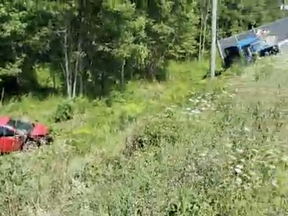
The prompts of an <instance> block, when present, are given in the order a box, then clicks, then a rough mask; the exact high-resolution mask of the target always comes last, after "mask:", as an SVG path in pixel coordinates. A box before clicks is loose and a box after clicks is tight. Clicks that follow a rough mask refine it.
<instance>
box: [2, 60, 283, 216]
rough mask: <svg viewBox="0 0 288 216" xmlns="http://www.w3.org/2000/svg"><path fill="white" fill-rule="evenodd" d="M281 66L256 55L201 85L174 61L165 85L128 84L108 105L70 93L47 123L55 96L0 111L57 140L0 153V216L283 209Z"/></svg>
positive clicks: (196, 74)
mask: <svg viewBox="0 0 288 216" xmlns="http://www.w3.org/2000/svg"><path fill="white" fill-rule="evenodd" d="M191 68H194V70H193V71H191ZM286 68H288V63H287V62H286V61H285V58H284V57H280V58H277V59H271V60H270V59H269V61H268V59H265V62H264V61H260V62H259V63H258V64H256V65H255V66H252V67H250V68H247V69H246V70H245V71H244V72H243V73H242V75H241V76H237V77H236V76H234V77H232V78H231V77H230V78H229V79H227V80H226V79H225V80H226V82H227V84H225V85H224V84H223V82H222V81H221V80H219V79H218V80H216V81H214V82H211V83H210V82H209V83H208V84H209V86H210V87H208V86H207V83H205V82H203V81H201V77H202V75H203V73H205V70H206V69H205V67H202V66H201V65H198V64H196V63H195V64H194V65H190V64H182V65H179V64H174V65H171V66H170V72H171V73H170V74H171V80H170V81H168V82H167V83H165V84H155V83H154V84H147V83H142V84H141V83H131V84H129V87H128V92H127V93H125V94H124V95H120V94H115V95H114V96H113V104H112V107H110V108H107V107H105V105H104V103H103V102H101V101H95V102H93V103H89V102H88V101H86V100H84V99H78V100H77V101H76V102H74V103H73V108H74V116H75V117H74V119H72V120H70V121H67V122H64V123H58V124H53V123H52V120H51V119H52V117H53V115H54V113H55V109H56V108H55V107H57V106H58V104H59V101H60V99H59V98H56V97H54V98H53V97H51V98H50V99H49V100H47V101H44V102H41V103H40V102H37V101H35V99H32V98H30V97H26V98H24V99H23V101H22V102H21V103H11V104H10V105H9V106H4V107H3V109H2V113H12V114H13V115H27V116H28V117H31V118H34V119H35V118H37V119H39V120H41V121H44V122H46V123H47V124H50V125H51V126H52V127H53V128H54V130H55V131H56V132H55V133H56V135H57V141H56V143H55V144H54V145H53V146H51V147H47V148H41V149H40V150H39V151H35V152H32V153H27V154H26V153H25V154H22V153H16V154H13V155H9V156H4V157H2V158H1V159H0V172H1V174H0V176H1V177H0V181H1V187H0V190H1V191H0V200H1V202H0V209H1V213H2V214H3V215H24V216H25V215H27V216H30V215H37V216H38V215H39V216H40V215H41V216H42V215H47V216H48V215H49V216H50V215H51V216H52V215H53V216H54V215H69V216H70V215H71V216H73V215H75V216H76V215H77V216H78V215H83V216H84V215H85V216H89V215H113V216H114V215H115V216H117V215H119V216H120V215H121V216H122V215H175V216H176V215H183V216H184V215H197V216H210V215H211V216H216V215H219V216H220V215H221V216H222V215H223V216H224V215H227V216H228V215H229V216H232V215H235V216H236V215H237V216H238V215H243V216H244V215H245V216H246V215H247V216H250V215H253V216H258V215H259V216H260V215H261V216H262V215H286V214H287V212H288V205H287V201H288V195H287V194H288V178H287V165H288V164H287V163H288V156H287V152H288V146H287V138H286V134H287V133H286V130H287V119H286V118H287V117H286V116H287V115H286V109H287V108H286V107H287V102H286V100H285V98H286V95H287V93H288V85H287V81H288V74H287V73H286ZM221 79H223V78H221ZM139 85H140V86H139ZM211 86H212V87H211ZM224 87H225V88H224ZM19 110H21V112H19Z"/></svg>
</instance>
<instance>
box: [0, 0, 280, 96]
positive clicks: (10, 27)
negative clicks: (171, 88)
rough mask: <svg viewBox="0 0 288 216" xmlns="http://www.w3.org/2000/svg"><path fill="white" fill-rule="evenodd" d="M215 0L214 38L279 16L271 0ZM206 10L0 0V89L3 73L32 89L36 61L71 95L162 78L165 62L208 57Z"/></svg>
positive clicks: (204, 5) (198, 2) (151, 0)
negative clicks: (215, 33) (216, 4)
mask: <svg viewBox="0 0 288 216" xmlns="http://www.w3.org/2000/svg"><path fill="white" fill-rule="evenodd" d="M218 5H219V8H218V13H219V14H218V38H221V37H226V36H230V35H232V34H234V33H237V32H241V31H243V30H248V29H251V28H252V26H253V27H257V26H259V25H261V24H263V23H267V22H270V21H274V20H276V19H279V18H281V17H283V16H285V14H284V12H281V11H280V5H279V2H277V1H275V0H253V1H251V0H235V1H231V0H219V3H218ZM210 12H211V0H142V1H140V0H138V1H136V0H126V1H124V0H97V1H95V0H93V1H91V0H77V1H76V0H74V1H73V0H66V1H64V2H62V1H52V0H47V1H31V0H30V1H17V0H14V1H10V2H9V1H6V2H5V1H3V2H1V3H0V20H1V22H0V28H1V31H0V32H1V33H0V78H1V80H2V82H1V83H2V87H1V86H0V87H1V88H3V89H2V90H4V87H3V86H5V85H4V84H3V83H5V80H7V77H10V78H11V77H12V78H14V79H15V80H17V84H19V86H22V87H23V88H24V89H25V88H26V89H27V90H28V91H30V89H31V88H32V87H33V88H36V87H39V84H38V82H37V75H36V73H35V70H36V69H37V67H38V66H39V65H40V66H41V67H49V69H50V70H49V71H51V77H57V78H59V79H60V80H61V81H62V84H63V85H61V86H60V87H59V86H57V88H58V89H60V90H62V91H64V94H65V95H67V97H70V98H73V97H76V96H78V95H87V96H91V97H95V95H106V94H107V93H109V91H110V90H111V88H119V89H120V90H125V83H126V81H127V80H131V79H136V78H144V79H149V80H163V79H165V67H166V66H167V61H169V60H177V61H183V60H194V59H195V60H196V59H198V60H202V59H203V58H204V57H205V56H207V53H209V48H210V33H211V25H210V24H211V13H210ZM44 65H45V66H44ZM11 86H14V84H13V85H11V84H10V88H11ZM6 88H7V86H6ZM13 88H14V87H13ZM15 88H16V87H15ZM39 88H40V87H39ZM55 88H56V87H55ZM8 89H9V88H8ZM0 90H1V89H0Z"/></svg>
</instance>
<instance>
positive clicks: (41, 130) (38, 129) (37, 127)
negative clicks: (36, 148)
mask: <svg viewBox="0 0 288 216" xmlns="http://www.w3.org/2000/svg"><path fill="white" fill-rule="evenodd" d="M48 133H49V129H48V127H46V126H45V125H42V124H39V123H35V124H34V129H33V130H32V131H31V133H30V134H31V136H45V135H47V134H48Z"/></svg>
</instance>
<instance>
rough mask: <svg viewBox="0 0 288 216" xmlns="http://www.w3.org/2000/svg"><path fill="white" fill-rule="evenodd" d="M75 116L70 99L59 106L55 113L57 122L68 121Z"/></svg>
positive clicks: (54, 116) (54, 117)
mask: <svg viewBox="0 0 288 216" xmlns="http://www.w3.org/2000/svg"><path fill="white" fill-rule="evenodd" d="M72 118H73V107H72V105H71V102H70V101H65V102H63V103H60V104H59V105H58V106H57V109H56V111H55V113H54V115H53V119H54V122H55V123H58V122H63V121H68V120H70V119H72Z"/></svg>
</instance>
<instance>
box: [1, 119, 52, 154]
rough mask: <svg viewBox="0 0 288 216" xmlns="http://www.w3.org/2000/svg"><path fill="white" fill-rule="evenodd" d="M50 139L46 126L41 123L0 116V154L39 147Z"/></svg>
mask: <svg viewBox="0 0 288 216" xmlns="http://www.w3.org/2000/svg"><path fill="white" fill-rule="evenodd" d="M52 141H53V140H52V137H51V135H50V131H49V129H48V127H46V126H45V125H43V124H41V123H31V122H27V121H23V120H18V119H13V118H10V117H9V116H2V117H0V153H1V154H3V153H10V152H13V151H21V150H27V149H30V148H32V147H33V148H34V147H36V146H37V147H39V146H40V145H42V144H50V143H51V142H52Z"/></svg>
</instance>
